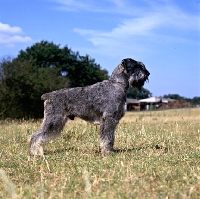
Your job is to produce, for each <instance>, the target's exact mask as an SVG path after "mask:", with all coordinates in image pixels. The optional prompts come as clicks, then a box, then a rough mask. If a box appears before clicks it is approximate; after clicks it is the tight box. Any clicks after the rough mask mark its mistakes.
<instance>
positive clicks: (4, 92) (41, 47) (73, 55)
mask: <svg viewBox="0 0 200 199" xmlns="http://www.w3.org/2000/svg"><path fill="white" fill-rule="evenodd" d="M108 78H109V75H108V71H107V70H105V69H102V68H101V66H100V65H99V64H97V63H96V62H95V59H92V58H90V57H89V55H85V56H81V55H80V54H79V52H74V51H72V50H71V49H70V48H68V47H67V46H64V47H62V48H61V47H60V46H59V45H56V44H54V43H53V42H48V41H41V42H38V43H35V44H34V45H32V46H31V47H28V48H26V50H21V51H20V52H19V54H18V56H17V57H16V58H11V57H8V56H7V57H4V58H2V59H1V60H0V118H1V119H5V118H15V119H20V118H24V119H29V118H42V117H43V101H42V100H41V98H40V97H41V95H42V94H44V93H48V92H51V91H53V90H58V89H61V88H67V87H83V86H87V85H92V84H94V83H96V82H100V81H103V80H106V79H108ZM145 93H146V95H145ZM149 93H150V92H149V91H147V90H145V89H143V94H142V95H145V96H146V97H148V94H149ZM129 95H130V96H131V97H133V98H135V97H139V95H140V94H139V93H138V91H137V90H130V91H129Z"/></svg>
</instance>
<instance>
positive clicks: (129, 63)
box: [122, 58, 137, 75]
mask: <svg viewBox="0 0 200 199" xmlns="http://www.w3.org/2000/svg"><path fill="white" fill-rule="evenodd" d="M136 64H137V61H135V60H133V59H131V58H127V59H123V60H122V65H123V66H124V68H125V72H126V73H127V74H129V75H131V74H132V72H133V68H134V66H135V65H136Z"/></svg>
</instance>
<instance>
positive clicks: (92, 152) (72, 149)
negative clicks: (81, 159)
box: [45, 144, 169, 155]
mask: <svg viewBox="0 0 200 199" xmlns="http://www.w3.org/2000/svg"><path fill="white" fill-rule="evenodd" d="M148 149H153V150H162V151H163V152H164V153H167V152H168V151H169V148H167V147H162V146H160V145H158V144H156V145H153V146H146V147H133V148H124V149H114V151H113V153H132V152H137V151H141V150H148ZM66 152H69V153H70V152H77V153H80V152H81V153H87V154H101V150H100V148H98V149H96V150H94V151H92V150H80V149H78V148H76V147H68V148H62V149H61V148H60V149H56V150H54V151H45V155H54V154H62V153H66Z"/></svg>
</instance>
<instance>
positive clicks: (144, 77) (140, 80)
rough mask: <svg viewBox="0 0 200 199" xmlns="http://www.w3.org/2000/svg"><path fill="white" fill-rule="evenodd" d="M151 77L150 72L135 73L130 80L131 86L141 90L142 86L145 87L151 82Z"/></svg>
mask: <svg viewBox="0 0 200 199" xmlns="http://www.w3.org/2000/svg"><path fill="white" fill-rule="evenodd" d="M149 75H150V73H149V72H148V71H145V73H141V72H139V73H134V74H132V75H131V76H130V78H129V85H130V86H132V87H135V88H138V89H139V90H141V88H142V86H144V83H145V82H149V79H148V77H149Z"/></svg>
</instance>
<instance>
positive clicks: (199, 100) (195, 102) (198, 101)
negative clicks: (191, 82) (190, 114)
mask: <svg viewBox="0 0 200 199" xmlns="http://www.w3.org/2000/svg"><path fill="white" fill-rule="evenodd" d="M163 98H171V99H175V100H181V99H182V100H185V101H187V102H190V103H191V104H193V105H199V104H200V97H193V98H192V99H191V98H185V97H182V96H180V95H178V94H168V95H164V96H163Z"/></svg>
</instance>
